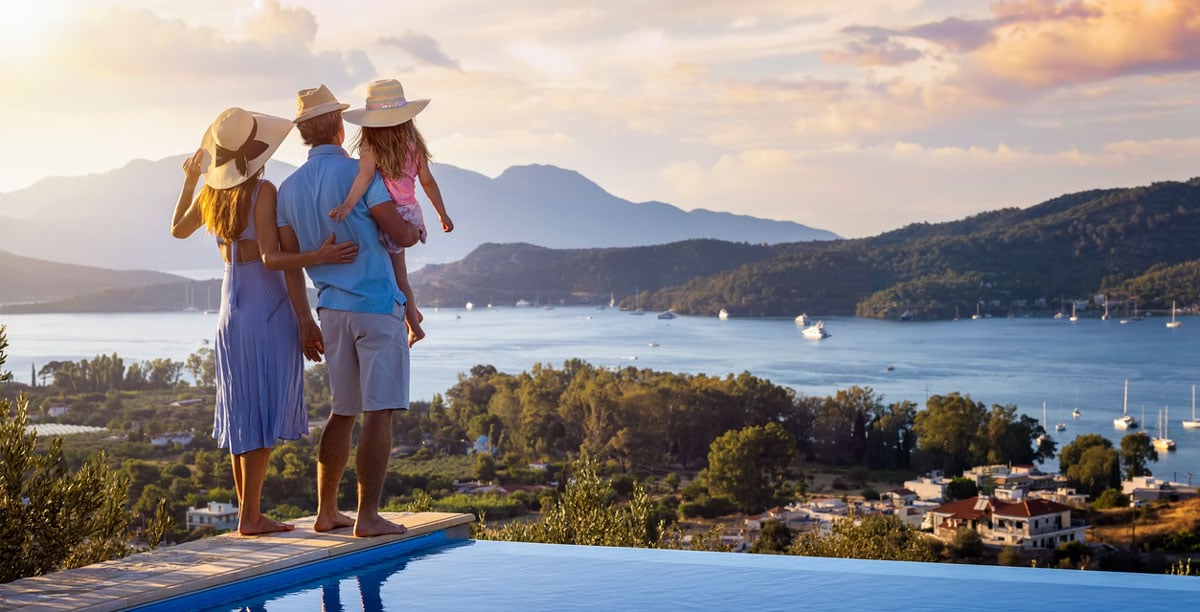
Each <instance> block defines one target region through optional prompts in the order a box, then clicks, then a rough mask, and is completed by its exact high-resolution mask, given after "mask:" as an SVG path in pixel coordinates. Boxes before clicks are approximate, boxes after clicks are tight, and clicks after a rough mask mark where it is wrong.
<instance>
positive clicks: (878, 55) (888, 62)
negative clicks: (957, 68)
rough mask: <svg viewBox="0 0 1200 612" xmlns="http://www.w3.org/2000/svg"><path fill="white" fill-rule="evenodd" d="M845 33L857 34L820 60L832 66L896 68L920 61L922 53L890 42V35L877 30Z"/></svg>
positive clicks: (852, 29)
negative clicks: (853, 65)
mask: <svg viewBox="0 0 1200 612" xmlns="http://www.w3.org/2000/svg"><path fill="white" fill-rule="evenodd" d="M845 31H846V32H847V33H857V34H858V35H859V38H858V39H857V40H852V41H850V42H848V43H846V45H845V46H844V47H843V48H842V49H841V50H838V51H826V52H824V53H822V54H821V59H822V60H823V61H825V62H829V63H832V64H858V65H860V66H898V65H900V64H907V63H908V62H912V61H916V60H918V59H921V57H922V53H921V52H920V51H919V50H917V49H914V48H912V47H910V46H908V45H906V44H904V43H900V42H897V41H895V40H892V37H891V33H890V32H889V31H887V30H883V29H879V28H847V29H846V30H845Z"/></svg>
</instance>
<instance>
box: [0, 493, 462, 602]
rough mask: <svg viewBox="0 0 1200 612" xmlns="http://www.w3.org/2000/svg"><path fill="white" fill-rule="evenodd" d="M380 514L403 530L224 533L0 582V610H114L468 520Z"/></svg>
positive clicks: (300, 526) (458, 528) (451, 531)
mask: <svg viewBox="0 0 1200 612" xmlns="http://www.w3.org/2000/svg"><path fill="white" fill-rule="evenodd" d="M383 515H384V516H385V517H387V518H388V519H389V520H391V521H394V522H398V523H402V524H403V525H404V526H405V527H407V528H408V532H407V533H405V534H402V535H394V536H380V537H376V538H356V537H354V536H353V535H352V534H351V533H350V528H348V527H347V528H343V529H337V530H334V531H332V532H328V533H317V532H315V531H313V530H312V525H313V520H314V517H309V518H305V519H299V520H296V521H293V522H294V523H295V525H296V530H295V531H288V532H283V533H274V534H269V535H264V536H252V537H247V536H240V535H237V534H224V535H220V536H216V537H213V538H205V539H203V540H198V541H195V542H189V543H187V544H181V545H178V546H171V547H167V548H161V549H158V550H154V551H150V552H144V553H138V554H135V555H130V556H128V557H125V558H123V559H116V560H113V561H105V562H103V563H97V564H95V565H89V566H87V567H81V568H78V569H73V570H67V571H64V572H57V573H54V574H47V575H44V576H35V577H32V578H22V579H21V580H16V581H13V582H10V583H8V584H0V611H5V612H7V611H18V610H19V611H32V610H39V611H47V610H49V611H66V610H89V611H96V612H99V611H107V610H121V609H125V608H129V607H133V606H140V605H145V604H149V603H153V602H156V601H162V600H164V599H169V598H171V597H177V596H179V595H185V594H188V593H192V592H196V591H200V590H203V589H207V588H212V587H215V586H219V585H222V584H227V583H230V582H236V581H239V580H245V579H247V578H253V577H256V576H261V575H263V574H268V573H271V572H276V571H279V570H283V569H287V568H291V567H296V566H300V565H304V564H306V563H311V562H314V561H320V560H322V559H329V558H333V557H338V556H341V555H346V554H349V553H353V552H358V551H361V550H364V549H367V548H372V547H376V546H381V545H384V544H390V543H393V542H397V541H400V540H406V539H409V538H414V537H418V536H422V535H426V534H429V533H433V532H435V531H442V530H444V531H446V532H447V536H449V537H451V538H457V539H462V538H467V537H469V535H470V527H469V524H470V523H471V522H473V521H474V520H475V517H474V516H472V515H470V514H453V513H447V512H420V513H415V514H413V513H397V512H388V513H383Z"/></svg>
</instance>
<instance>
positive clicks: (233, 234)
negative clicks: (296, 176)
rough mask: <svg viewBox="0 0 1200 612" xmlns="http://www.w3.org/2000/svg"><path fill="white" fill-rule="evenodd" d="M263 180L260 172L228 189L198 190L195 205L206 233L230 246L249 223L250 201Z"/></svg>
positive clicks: (205, 187)
mask: <svg viewBox="0 0 1200 612" xmlns="http://www.w3.org/2000/svg"><path fill="white" fill-rule="evenodd" d="M261 176H262V170H259V171H258V172H257V173H256V174H255V175H254V176H252V177H250V178H249V179H247V180H245V181H242V182H241V183H240V184H238V185H235V186H233V187H230V188H228V189H213V188H212V187H209V186H208V185H205V186H204V187H202V188H201V189H200V195H198V196H196V201H197V202H198V203H199V204H200V218H201V219H203V220H204V225H205V227H206V228H208V233H210V234H212V235H214V236H216V237H218V238H221V239H222V240H225V241H226V242H233V241H234V240H237V237H238V234H241V233H242V230H243V229H245V228H246V224H247V223H250V198H251V197H253V195H254V190H255V188H256V187H257V186H258V179H259V177H261Z"/></svg>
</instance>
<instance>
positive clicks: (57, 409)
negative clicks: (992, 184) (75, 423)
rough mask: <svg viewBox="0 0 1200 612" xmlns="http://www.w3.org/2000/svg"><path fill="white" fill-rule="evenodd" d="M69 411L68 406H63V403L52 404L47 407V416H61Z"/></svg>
mask: <svg viewBox="0 0 1200 612" xmlns="http://www.w3.org/2000/svg"><path fill="white" fill-rule="evenodd" d="M68 411H69V410H68V409H67V407H66V406H61V405H60V406H50V407H49V408H47V409H46V416H49V417H60V416H63V415H64V414H66V413H67V412H68Z"/></svg>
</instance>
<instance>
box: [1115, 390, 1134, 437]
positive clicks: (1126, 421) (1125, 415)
mask: <svg viewBox="0 0 1200 612" xmlns="http://www.w3.org/2000/svg"><path fill="white" fill-rule="evenodd" d="M1137 426H1138V422H1137V419H1135V418H1133V417H1132V416H1129V380H1128V379H1126V380H1125V399H1124V401H1122V402H1121V416H1119V417H1117V418H1115V419H1113V427H1115V428H1117V429H1133V428H1134V427H1137Z"/></svg>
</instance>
